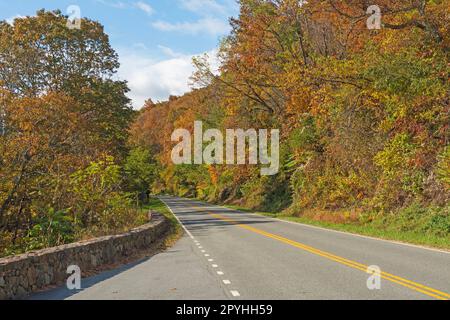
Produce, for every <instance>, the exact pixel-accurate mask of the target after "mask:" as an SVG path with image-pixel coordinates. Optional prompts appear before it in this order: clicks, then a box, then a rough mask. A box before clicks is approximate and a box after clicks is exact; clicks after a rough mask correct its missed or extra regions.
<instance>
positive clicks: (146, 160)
mask: <svg viewBox="0 0 450 320" xmlns="http://www.w3.org/2000/svg"><path fill="white" fill-rule="evenodd" d="M124 170H125V175H126V178H127V181H128V183H127V184H128V187H129V188H131V190H136V191H138V192H140V193H146V192H147V191H149V189H150V185H151V184H152V183H153V181H154V180H155V177H156V175H157V167H156V164H155V163H154V161H153V160H152V157H151V154H150V151H149V150H147V149H144V148H142V147H137V148H134V149H132V150H131V151H130V153H129V155H128V157H127V158H126V160H125V163H124Z"/></svg>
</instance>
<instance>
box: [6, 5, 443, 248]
mask: <svg viewBox="0 0 450 320" xmlns="http://www.w3.org/2000/svg"><path fill="white" fill-rule="evenodd" d="M239 2H240V14H239V16H238V17H236V18H232V19H231V20H230V23H231V26H232V31H231V33H230V35H229V36H227V37H226V38H224V39H222V41H221V43H220V50H219V53H218V59H219V60H220V70H219V72H215V71H212V70H211V67H210V66H209V65H208V61H209V59H208V57H206V56H200V57H197V58H195V59H194V61H193V63H194V65H195V67H196V72H195V73H194V74H193V75H192V79H191V81H192V87H193V88H194V89H193V90H192V91H191V92H190V93H187V94H186V95H184V96H181V97H170V99H169V100H168V101H165V102H158V103H154V102H152V101H151V100H150V99H149V100H148V101H147V102H146V104H145V106H144V107H143V108H142V110H140V111H139V112H136V111H133V110H132V108H131V105H130V101H129V99H128V98H127V96H126V94H127V92H128V88H127V84H126V82H123V81H117V80H114V79H115V78H114V74H115V73H116V72H117V69H118V67H119V59H118V55H117V54H116V52H115V51H114V50H113V48H111V46H110V44H109V39H108V36H107V35H106V34H105V32H104V30H103V27H102V26H101V25H100V24H99V23H98V22H95V21H91V20H89V19H83V24H82V28H81V29H80V30H78V29H75V30H71V29H68V28H66V19H67V17H65V16H63V15H62V14H61V13H60V12H46V11H40V12H38V13H37V15H36V16H33V17H26V18H18V19H16V20H15V22H14V24H13V25H11V24H8V23H6V22H0V164H1V167H0V256H1V255H8V254H14V253H19V252H24V251H27V250H33V249H39V248H43V247H47V246H53V245H58V244H63V243H67V242H70V241H74V240H77V239H83V238H86V237H91V236H96V235H100V234H107V233H114V232H120V231H122V230H125V229H128V228H131V227H133V226H136V225H138V224H141V223H143V222H144V221H145V215H143V214H142V210H139V206H140V204H141V203H142V201H145V199H146V198H147V197H148V194H149V193H153V194H158V193H170V194H175V195H180V196H186V197H196V198H199V199H203V200H207V201H212V202H218V203H230V204H235V205H239V206H242V207H247V208H249V209H253V210H261V211H270V212H280V213H281V212H282V214H284V215H292V216H307V217H309V218H311V219H316V220H323V221H329V222H333V223H347V224H375V225H377V226H378V227H380V228H387V227H394V228H397V229H398V230H399V231H414V232H418V233H422V234H429V235H430V236H434V237H439V238H443V239H447V240H448V239H449V235H450V213H449V210H450V206H449V196H450V190H449V186H450V147H449V123H450V122H449V111H450V110H449V105H450V103H449V102H450V90H449V89H450V83H449V75H450V61H449V45H450V43H449V41H450V39H449V34H450V33H449V32H450V19H449V16H448V14H449V12H450V1H449V0H408V1H394V0H377V5H378V6H379V7H380V9H381V12H382V16H381V29H370V28H368V22H367V21H368V19H370V18H371V13H369V14H368V13H367V8H368V7H369V3H368V2H367V1H365V0H345V1H333V0H309V1H307V2H304V3H302V1H297V0H278V1H277V0H240V1H239ZM370 4H372V3H370ZM195 120H201V121H203V124H204V127H205V129H208V128H217V129H220V130H223V131H224V130H225V129H227V128H243V129H246V128H255V129H259V128H264V129H270V128H274V129H280V133H281V136H280V138H281V149H280V164H281V165H280V171H279V173H278V174H277V175H273V176H262V175H261V174H260V170H259V166H255V165H244V166H242V165H240V166H228V165H174V164H173V163H172V161H171V157H170V156H171V150H172V148H173V146H174V142H172V141H171V134H172V132H173V131H174V130H175V129H177V128H187V129H192V128H193V125H194V121H195Z"/></svg>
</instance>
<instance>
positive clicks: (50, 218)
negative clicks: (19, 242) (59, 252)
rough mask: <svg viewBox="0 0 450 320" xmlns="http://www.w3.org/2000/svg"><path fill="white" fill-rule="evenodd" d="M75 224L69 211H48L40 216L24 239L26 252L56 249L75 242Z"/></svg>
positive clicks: (51, 209)
mask: <svg viewBox="0 0 450 320" xmlns="http://www.w3.org/2000/svg"><path fill="white" fill-rule="evenodd" d="M75 230H76V229H75V224H74V222H73V221H72V218H71V216H70V215H69V214H68V211H65V210H61V211H55V210H54V209H53V208H50V209H48V211H47V212H46V214H44V215H40V216H39V218H38V219H37V220H36V221H35V224H34V226H33V227H32V228H31V229H30V230H29V231H28V234H27V236H26V237H25V239H24V242H25V243H26V250H27V251H29V250H38V249H42V248H48V247H54V246H58V245H62V244H65V243H70V242H72V241H74V240H75Z"/></svg>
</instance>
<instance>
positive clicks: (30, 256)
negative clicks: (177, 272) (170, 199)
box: [0, 214, 170, 300]
mask: <svg viewBox="0 0 450 320" xmlns="http://www.w3.org/2000/svg"><path fill="white" fill-rule="evenodd" d="M169 228H170V223H169V221H168V220H167V219H166V218H164V217H163V216H162V215H159V214H153V217H152V221H151V222H150V223H148V224H146V225H143V226H141V227H139V228H136V229H133V230H131V231H130V232H128V233H125V234H120V235H115V236H106V237H101V238H96V239H92V240H88V241H82V242H76V243H71V244H68V245H63V246H59V247H54V248H48V249H44V250H40V251H35V252H29V253H26V254H22V255H18V256H13V257H7V258H3V259H0V300H2V299H3V300H4V299H20V298H25V297H26V296H27V295H29V294H30V293H32V292H36V291H39V290H42V289H44V288H46V287H49V286H52V285H59V284H63V283H65V282H66V279H67V278H68V277H69V275H68V274H67V273H66V272H67V267H68V266H71V265H77V266H79V267H80V269H81V272H82V274H83V273H86V272H89V271H93V270H96V269H99V268H101V266H105V265H110V264H115V263H119V262H122V261H124V260H126V259H127V257H130V256H133V255H135V254H138V253H140V252H142V251H144V250H149V249H154V247H156V246H157V245H158V243H160V241H159V240H161V239H162V238H163V237H164V235H165V233H166V232H167V231H168V230H169Z"/></svg>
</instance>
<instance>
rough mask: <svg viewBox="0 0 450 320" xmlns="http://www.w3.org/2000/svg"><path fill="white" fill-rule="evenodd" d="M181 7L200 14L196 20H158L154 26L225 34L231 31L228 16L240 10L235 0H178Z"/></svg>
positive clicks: (194, 32)
mask: <svg viewBox="0 0 450 320" xmlns="http://www.w3.org/2000/svg"><path fill="white" fill-rule="evenodd" d="M178 2H179V6H180V8H182V9H184V10H187V11H190V12H193V13H195V15H197V16H198V19H197V20H195V21H178V22H168V21H164V20H158V21H155V22H153V23H152V26H153V27H154V28H155V29H157V30H159V31H165V32H180V33H184V34H191V35H198V34H201V33H203V34H209V35H212V36H218V35H225V34H227V33H228V32H229V31H230V26H229V24H228V21H227V18H228V17H229V16H231V15H232V14H234V13H236V12H238V5H237V2H236V1H235V0H221V1H220V2H219V1H218V0H178Z"/></svg>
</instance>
